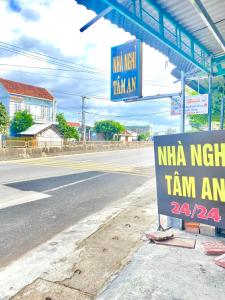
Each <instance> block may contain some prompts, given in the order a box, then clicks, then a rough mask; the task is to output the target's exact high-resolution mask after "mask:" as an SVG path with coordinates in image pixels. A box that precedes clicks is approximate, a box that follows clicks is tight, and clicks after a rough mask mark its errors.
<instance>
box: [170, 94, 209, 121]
mask: <svg viewBox="0 0 225 300" xmlns="http://www.w3.org/2000/svg"><path fill="white" fill-rule="evenodd" d="M207 113H208V94H202V95H195V96H186V97H185V114H186V115H201V114H207ZM180 114H181V99H180V97H173V98H172V99H171V116H177V115H180Z"/></svg>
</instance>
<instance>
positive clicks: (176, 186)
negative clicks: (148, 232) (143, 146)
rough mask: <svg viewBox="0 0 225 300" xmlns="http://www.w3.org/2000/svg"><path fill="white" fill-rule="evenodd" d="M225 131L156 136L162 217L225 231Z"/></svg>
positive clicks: (156, 163) (156, 159)
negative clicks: (198, 223)
mask: <svg viewBox="0 0 225 300" xmlns="http://www.w3.org/2000/svg"><path fill="white" fill-rule="evenodd" d="M224 141H225V131H222V130H218V131H211V132H197V133H186V134H176V135H165V136H156V137H155V139H154V150H155V166H156V182H157V198H158V211H159V214H163V215H167V216H172V217H176V218H180V219H184V220H186V221H195V222H200V223H205V224H209V225H213V226H216V227H219V228H225V142H224Z"/></svg>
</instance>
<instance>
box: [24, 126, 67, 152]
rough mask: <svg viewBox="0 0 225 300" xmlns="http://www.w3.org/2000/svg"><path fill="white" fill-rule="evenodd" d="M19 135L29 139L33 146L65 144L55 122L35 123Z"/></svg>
mask: <svg viewBox="0 0 225 300" xmlns="http://www.w3.org/2000/svg"><path fill="white" fill-rule="evenodd" d="M19 136H20V137H23V138H26V139H28V141H29V143H30V145H29V146H30V147H33V148H50V147H62V146H63V136H62V135H61V133H60V132H59V131H58V129H57V127H56V126H55V125H54V124H34V125H32V126H31V127H30V128H28V129H27V130H25V131H23V132H20V134H19Z"/></svg>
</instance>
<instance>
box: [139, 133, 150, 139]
mask: <svg viewBox="0 0 225 300" xmlns="http://www.w3.org/2000/svg"><path fill="white" fill-rule="evenodd" d="M149 138H150V134H149V133H140V134H139V135H138V141H148V140H149Z"/></svg>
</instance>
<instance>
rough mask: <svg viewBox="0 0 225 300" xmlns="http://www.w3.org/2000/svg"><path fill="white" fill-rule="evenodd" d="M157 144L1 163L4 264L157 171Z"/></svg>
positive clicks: (0, 220) (1, 252) (0, 252)
mask: <svg viewBox="0 0 225 300" xmlns="http://www.w3.org/2000/svg"><path fill="white" fill-rule="evenodd" d="M153 165H154V161H153V149H152V148H144V149H132V150H123V151H111V152H102V153H92V154H81V155H72V156H64V157H54V158H43V159H31V160H21V161H13V162H3V163H0V267H2V266H6V265H7V264H8V263H10V262H11V261H12V260H15V259H17V258H18V257H20V256H21V255H23V254H24V253H26V252H27V251H29V250H31V249H32V248H34V247H35V246H37V245H40V244H41V243H43V242H45V241H47V240H48V239H50V238H51V237H52V236H54V235H55V234H57V233H59V232H61V231H63V230H64V229H66V228H67V227H69V226H71V225H73V224H75V223H76V222H78V221H80V220H81V219H83V218H85V217H87V216H88V215H91V214H93V213H96V212H98V211H99V210H101V209H102V208H104V207H106V206H107V205H109V204H110V203H111V202H113V201H117V200H118V199H121V198H123V197H124V196H126V195H127V194H128V193H130V192H132V191H133V190H135V189H136V188H137V187H138V186H140V185H141V184H142V183H144V182H145V181H146V180H147V179H149V177H152V176H153V172H154V171H153V169H154V167H153Z"/></svg>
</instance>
